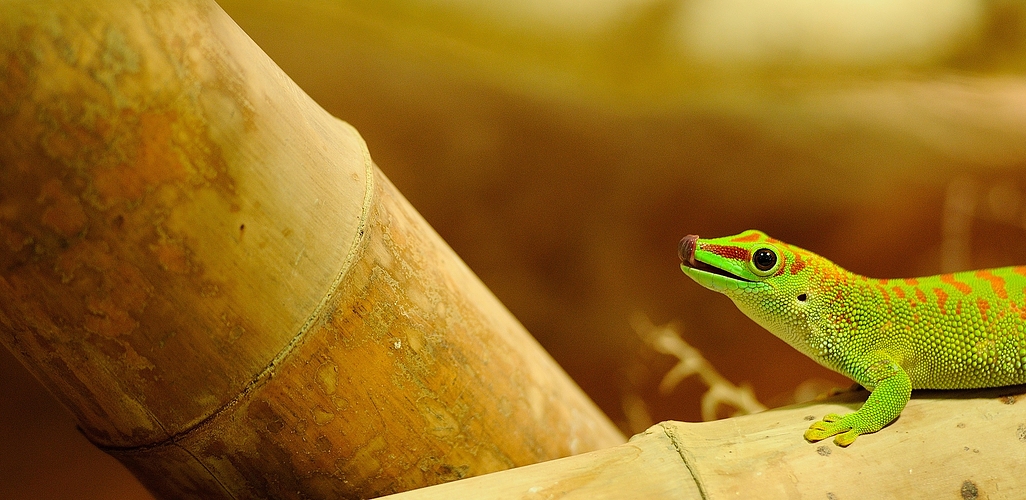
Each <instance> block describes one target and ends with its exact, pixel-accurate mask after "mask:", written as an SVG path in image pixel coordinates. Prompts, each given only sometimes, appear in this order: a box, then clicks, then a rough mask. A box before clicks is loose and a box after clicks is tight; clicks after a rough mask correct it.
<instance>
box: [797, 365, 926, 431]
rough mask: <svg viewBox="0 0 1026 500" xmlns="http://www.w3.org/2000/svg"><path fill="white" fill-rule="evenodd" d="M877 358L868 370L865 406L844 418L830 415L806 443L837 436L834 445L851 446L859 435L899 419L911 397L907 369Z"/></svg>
mask: <svg viewBox="0 0 1026 500" xmlns="http://www.w3.org/2000/svg"><path fill="white" fill-rule="evenodd" d="M876 357H877V360H876V361H874V362H873V363H872V364H870V365H869V367H868V371H869V377H870V379H871V380H872V382H873V384H872V385H873V387H872V388H871V389H870V390H871V391H872V392H870V394H869V399H867V400H866V402H865V404H863V405H862V407H861V408H859V409H858V411H856V412H855V413H850V414H848V415H844V416H841V415H838V414H836V413H831V414H830V415H827V416H825V417H823V420H820V421H819V422H816V423H814V424H812V426H811V427H809V430H807V431H805V439H806V440H808V441H810V442H816V441H819V440H822V439H826V438H828V437H830V436H837V437H835V438H834V443H836V444H837V445H838V446H848V445H849V444H851V443H853V442H855V438H857V437H859V435H861V434H869V433H872V432H876V431H878V430H880V429H882V428H883V427H884V426H885V425H887V424H889V423H891V422H893V421H894V419H896V418H898V415H900V414H901V410H902V409H904V408H905V404H907V403H908V400H909V397H910V396H911V394H912V383H911V382H910V381H909V378H908V374H907V373H905V370H903V369H902V368H901V366H898V364H897V363H895V362H894V361H893V360H892V359H890V358H889V357H888V356H886V355H885V354H878V355H877V356H876ZM867 388H868V387H867Z"/></svg>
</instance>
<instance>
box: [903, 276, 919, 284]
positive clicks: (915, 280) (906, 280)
mask: <svg viewBox="0 0 1026 500" xmlns="http://www.w3.org/2000/svg"><path fill="white" fill-rule="evenodd" d="M904 281H905V284H906V285H908V286H916V285H918V284H919V280H917V279H915V278H905V280H904Z"/></svg>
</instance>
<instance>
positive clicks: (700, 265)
mask: <svg viewBox="0 0 1026 500" xmlns="http://www.w3.org/2000/svg"><path fill="white" fill-rule="evenodd" d="M680 257H681V261H682V264H681V269H683V270H684V272H685V274H687V275H688V276H689V277H691V278H692V279H693V280H695V281H696V282H698V283H699V284H701V285H703V286H705V287H706V288H709V289H711V290H715V291H718V292H720V293H723V294H724V295H727V296H728V297H730V299H731V300H733V301H734V303H735V304H736V305H737V307H738V309H740V310H741V311H742V312H743V313H745V314H746V315H747V316H748V317H750V318H752V319H753V320H755V322H756V323H758V324H760V325H761V326H763V327H764V328H766V329H767V330H769V331H770V332H772V333H773V334H774V335H776V336H778V337H780V338H781V339H783V340H784V341H786V342H787V343H788V344H790V345H791V346H793V347H795V348H796V349H798V350H799V351H801V352H802V353H804V354H806V355H807V356H809V357H811V358H812V359H814V360H816V361H817V362H819V363H820V364H822V365H824V366H826V367H827V368H830V369H832V370H835V371H837V372H839V373H841V374H843V375H845V376H847V377H850V378H851V379H853V380H855V381H856V382H858V383H859V384H861V385H862V386H863V387H865V388H866V389H869V390H870V391H871V394H870V396H869V399H868V400H867V401H866V403H865V404H864V405H863V406H862V408H860V409H859V410H858V411H857V412H855V413H852V414H849V415H844V416H839V415H827V416H826V417H824V420H822V421H819V422H816V423H815V424H813V425H812V427H810V428H809V430H808V431H806V433H805V437H806V438H807V439H809V440H810V441H818V440H820V439H825V438H827V437H830V436H833V435H836V436H837V437H836V438H835V442H836V443H837V444H839V445H842V446H846V445H848V444H850V443H851V442H852V441H854V440H855V438H856V437H858V435H859V434H865V433H869V432H876V431H877V430H880V429H881V428H882V427H883V426H885V425H887V424H888V423H890V422H891V421H893V420H894V419H895V418H897V417H898V415H899V414H900V413H901V410H902V409H903V408H904V407H905V404H906V403H907V402H908V399H909V395H910V392H911V390H912V389H968V388H980V387H999V386H1005V385H1014V384H1022V383H1026V334H1024V331H1023V329H1024V326H1026V266H1022V267H1003V268H1000V269H988V270H982V271H966V272H960V273H952V274H941V275H937V276H929V277H924V278H907V279H873V278H867V277H865V276H861V275H858V274H855V273H851V272H849V271H846V270H844V269H842V268H841V267H839V266H837V265H836V264H834V263H832V262H830V261H829V260H827V259H825V258H823V257H820V256H819V255H816V254H814V253H812V252H809V251H807V250H803V249H801V248H798V247H795V246H792V245H788V244H786V243H784V242H781V241H778V240H775V239H773V238H770V237H768V236H766V235H765V234H763V233H761V232H759V231H747V232H744V233H741V234H739V235H736V236H728V237H724V238H715V239H699V238H698V237H697V236H688V237H685V238H684V239H683V240H681V244H680Z"/></svg>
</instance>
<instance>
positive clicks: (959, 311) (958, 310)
mask: <svg viewBox="0 0 1026 500" xmlns="http://www.w3.org/2000/svg"><path fill="white" fill-rule="evenodd" d="M961 315H962V301H961V300H959V301H958V302H957V303H955V316H961Z"/></svg>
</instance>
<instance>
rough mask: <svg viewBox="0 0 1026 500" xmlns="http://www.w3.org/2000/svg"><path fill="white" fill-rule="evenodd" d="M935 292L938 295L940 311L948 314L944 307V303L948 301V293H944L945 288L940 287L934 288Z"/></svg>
mask: <svg viewBox="0 0 1026 500" xmlns="http://www.w3.org/2000/svg"><path fill="white" fill-rule="evenodd" d="M933 293H934V295H936V296H937V307H938V308H939V309H940V313H941V314H943V315H945V316H947V314H948V311H947V310H946V309H945V308H944V305H945V304H947V303H948V294H946V293H944V290H941V289H940V288H934V289H933Z"/></svg>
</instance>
